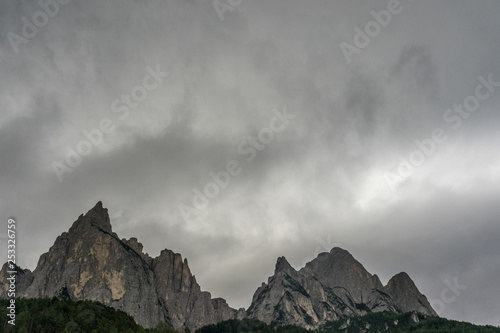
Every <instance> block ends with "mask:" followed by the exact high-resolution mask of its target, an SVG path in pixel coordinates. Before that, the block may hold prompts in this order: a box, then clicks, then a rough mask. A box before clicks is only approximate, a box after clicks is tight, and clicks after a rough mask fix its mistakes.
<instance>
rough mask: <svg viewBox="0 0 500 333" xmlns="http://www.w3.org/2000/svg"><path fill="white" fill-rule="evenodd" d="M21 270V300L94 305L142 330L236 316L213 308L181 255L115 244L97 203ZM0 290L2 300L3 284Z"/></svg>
mask: <svg viewBox="0 0 500 333" xmlns="http://www.w3.org/2000/svg"><path fill="white" fill-rule="evenodd" d="M4 269H5V266H4ZM4 269H2V271H3V270H4ZM23 272H24V276H25V278H24V279H23V281H24V284H25V286H24V287H23V288H19V289H22V290H19V289H18V291H19V292H22V294H21V295H23V296H25V297H29V298H36V297H54V296H56V297H63V298H70V299H73V300H93V301H99V302H101V303H104V304H106V305H109V306H112V307H114V308H117V309H120V310H123V311H125V312H127V313H128V314H130V315H131V316H133V317H134V319H135V320H136V321H137V322H138V323H139V324H140V325H143V326H145V327H154V326H156V325H157V324H158V323H159V322H160V321H163V322H167V323H169V324H171V325H172V326H173V327H174V328H176V329H179V330H184V329H185V328H188V329H190V330H195V329H197V328H199V327H201V326H204V325H207V324H213V323H215V322H216V320H217V319H221V320H222V319H224V320H225V319H228V318H227V317H228V316H229V314H233V316H234V313H235V310H233V309H231V308H230V307H229V306H228V305H227V303H225V302H223V304H220V305H219V308H218V309H217V310H216V309H215V308H214V305H213V303H212V300H211V297H210V293H208V292H202V291H201V290H200V286H199V285H198V283H197V282H196V279H195V277H194V276H193V275H192V274H191V271H190V270H189V266H188V263H187V260H184V261H183V260H182V257H181V255H180V254H176V253H174V252H172V251H170V250H164V251H162V252H161V254H160V255H159V256H158V257H156V258H151V257H150V256H149V255H148V254H144V253H143V252H142V244H140V243H139V242H138V241H137V239H135V238H131V239H129V240H120V239H119V238H118V236H117V235H116V234H115V233H114V232H113V231H112V228H111V224H110V221H109V216H108V212H107V209H106V208H103V207H102V203H100V202H99V203H97V205H96V206H95V207H94V208H92V209H91V210H90V211H89V212H88V213H87V214H85V215H81V216H80V217H79V218H78V220H77V221H76V222H74V224H73V226H72V227H71V228H70V229H69V231H68V232H64V233H63V234H62V235H60V236H59V237H57V239H56V241H55V242H54V245H53V246H52V247H51V248H50V250H49V251H48V252H47V253H44V254H43V255H42V256H41V257H40V259H39V261H38V265H37V267H36V269H35V270H34V271H33V274H32V275H31V272H29V271H27V272H26V271H23ZM4 275H5V274H3V275H2V277H3V276H4ZM1 288H3V289H0V292H1V293H2V296H3V295H4V294H5V284H2V287H1ZM3 297H5V296H3Z"/></svg>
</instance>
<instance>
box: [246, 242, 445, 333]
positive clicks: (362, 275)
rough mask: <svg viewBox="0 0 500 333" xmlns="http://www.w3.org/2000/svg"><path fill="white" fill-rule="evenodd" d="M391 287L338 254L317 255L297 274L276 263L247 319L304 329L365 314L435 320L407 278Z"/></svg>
mask: <svg viewBox="0 0 500 333" xmlns="http://www.w3.org/2000/svg"><path fill="white" fill-rule="evenodd" d="M391 281H392V282H389V284H388V286H387V287H384V286H383V285H382V283H381V282H380V280H379V278H378V277H377V276H376V275H371V274H370V273H368V272H367V271H366V269H365V268H364V267H363V265H361V264H360V263H359V262H358V261H356V259H354V258H353V257H352V255H351V254H350V253H349V252H347V251H345V250H342V249H340V248H333V249H332V250H331V251H330V253H322V254H320V255H319V256H318V257H317V258H316V259H314V260H312V261H311V262H309V263H307V264H306V266H305V267H304V268H302V269H301V270H299V271H296V270H295V269H294V268H293V267H291V266H290V264H289V263H288V262H287V261H286V259H285V258H284V257H281V258H279V259H278V261H277V263H276V269H275V273H274V275H273V276H272V277H270V278H269V280H268V283H267V284H266V283H263V284H262V286H261V287H260V288H258V289H257V291H256V292H255V294H254V296H253V299H252V304H251V306H250V307H249V308H248V310H247V315H248V316H249V317H251V318H255V319H259V320H262V321H264V322H266V323H269V324H271V323H272V324H279V325H280V324H295V325H300V326H302V327H306V328H309V329H314V328H318V327H319V326H320V325H322V324H324V323H325V322H326V321H331V320H338V319H341V318H345V317H349V316H358V315H364V314H366V313H369V312H381V311H393V312H408V311H418V312H421V313H424V314H430V315H436V313H435V312H434V310H433V309H432V307H431V306H430V305H429V303H428V302H427V299H426V298H425V296H423V295H422V294H420V292H419V291H418V289H417V288H416V286H415V284H414V283H413V282H412V281H411V279H410V278H409V277H408V276H407V275H406V274H405V275H403V276H396V277H395V278H393V280H391Z"/></svg>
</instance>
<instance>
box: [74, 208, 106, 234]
mask: <svg viewBox="0 0 500 333" xmlns="http://www.w3.org/2000/svg"><path fill="white" fill-rule="evenodd" d="M90 227H94V228H98V229H100V230H102V231H104V232H107V233H110V234H112V233H113V230H112V228H111V221H110V219H109V214H108V209H107V208H104V207H103V205H102V202H101V201H98V202H97V203H96V204H95V206H94V207H93V208H92V209H90V210H89V211H88V212H87V213H86V214H85V215H84V214H82V215H80V216H79V217H78V219H77V220H76V221H75V222H74V223H73V225H72V226H71V228H70V229H69V233H77V234H84V233H85V231H86V230H88V229H89V228H90ZM115 236H116V235H115Z"/></svg>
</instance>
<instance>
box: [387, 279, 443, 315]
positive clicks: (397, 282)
mask: <svg viewBox="0 0 500 333" xmlns="http://www.w3.org/2000/svg"><path fill="white" fill-rule="evenodd" d="M385 290H386V291H387V293H388V294H389V295H390V296H391V297H392V299H393V300H394V302H395V303H396V306H397V307H398V309H399V310H401V311H402V312H410V311H416V312H420V313H424V314H429V315H431V316H437V313H436V311H434V309H433V308H432V306H431V305H430V303H429V301H428V300H427V297H425V296H424V295H422V294H421V293H420V292H419V291H418V288H417V287H416V286H415V283H413V281H412V280H411V279H410V277H409V276H408V274H406V273H404V272H402V273H399V274H396V275H395V276H393V277H392V278H391V279H390V280H389V282H388V283H387V286H386V287H385Z"/></svg>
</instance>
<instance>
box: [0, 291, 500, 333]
mask: <svg viewBox="0 0 500 333" xmlns="http://www.w3.org/2000/svg"><path fill="white" fill-rule="evenodd" d="M8 304H9V303H8V300H0V306H1V308H2V315H3V318H6V319H5V320H4V322H3V323H2V326H0V332H5V333H11V332H12V333H14V332H15V333H115V332H116V333H175V332H176V331H175V330H174V329H173V328H171V327H168V326H166V325H164V324H159V325H158V326H157V327H156V328H154V329H145V328H143V327H141V326H139V325H138V324H136V323H135V321H134V319H133V318H132V317H131V316H129V315H127V314H126V313H125V312H123V311H119V310H115V309H113V308H111V307H108V306H105V305H103V304H101V303H98V302H91V301H78V302H74V301H69V300H59V299H56V298H53V299H49V298H39V299H17V300H16V312H17V315H16V321H15V323H16V325H15V326H13V325H10V324H8V323H7V319H8V317H7V314H8V310H7V306H8ZM246 332H248V333H250V332H253V333H306V332H315V333H338V332H342V333H359V332H366V333H369V332H388V333H393V332H394V333H395V332H398V333H399V332H424V333H455V332H456V333H465V332H475V333H493V332H495V333H500V328H496V327H493V326H477V325H473V324H470V323H464V322H458V321H454V320H448V319H444V318H438V317H429V316H424V315H421V314H416V313H413V314H412V313H405V314H397V313H393V312H382V313H371V314H368V315H366V316H362V317H353V318H348V319H342V320H339V321H334V322H329V323H327V324H326V325H324V326H323V327H321V328H320V329H319V330H316V331H308V330H306V329H304V328H301V327H297V326H291V325H289V326H277V327H275V326H270V325H267V324H266V323H263V322H261V321H259V320H255V319H244V320H228V321H224V322H221V323H218V324H216V325H209V326H206V327H203V328H201V329H199V330H197V331H196V332H195V333H246Z"/></svg>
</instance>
